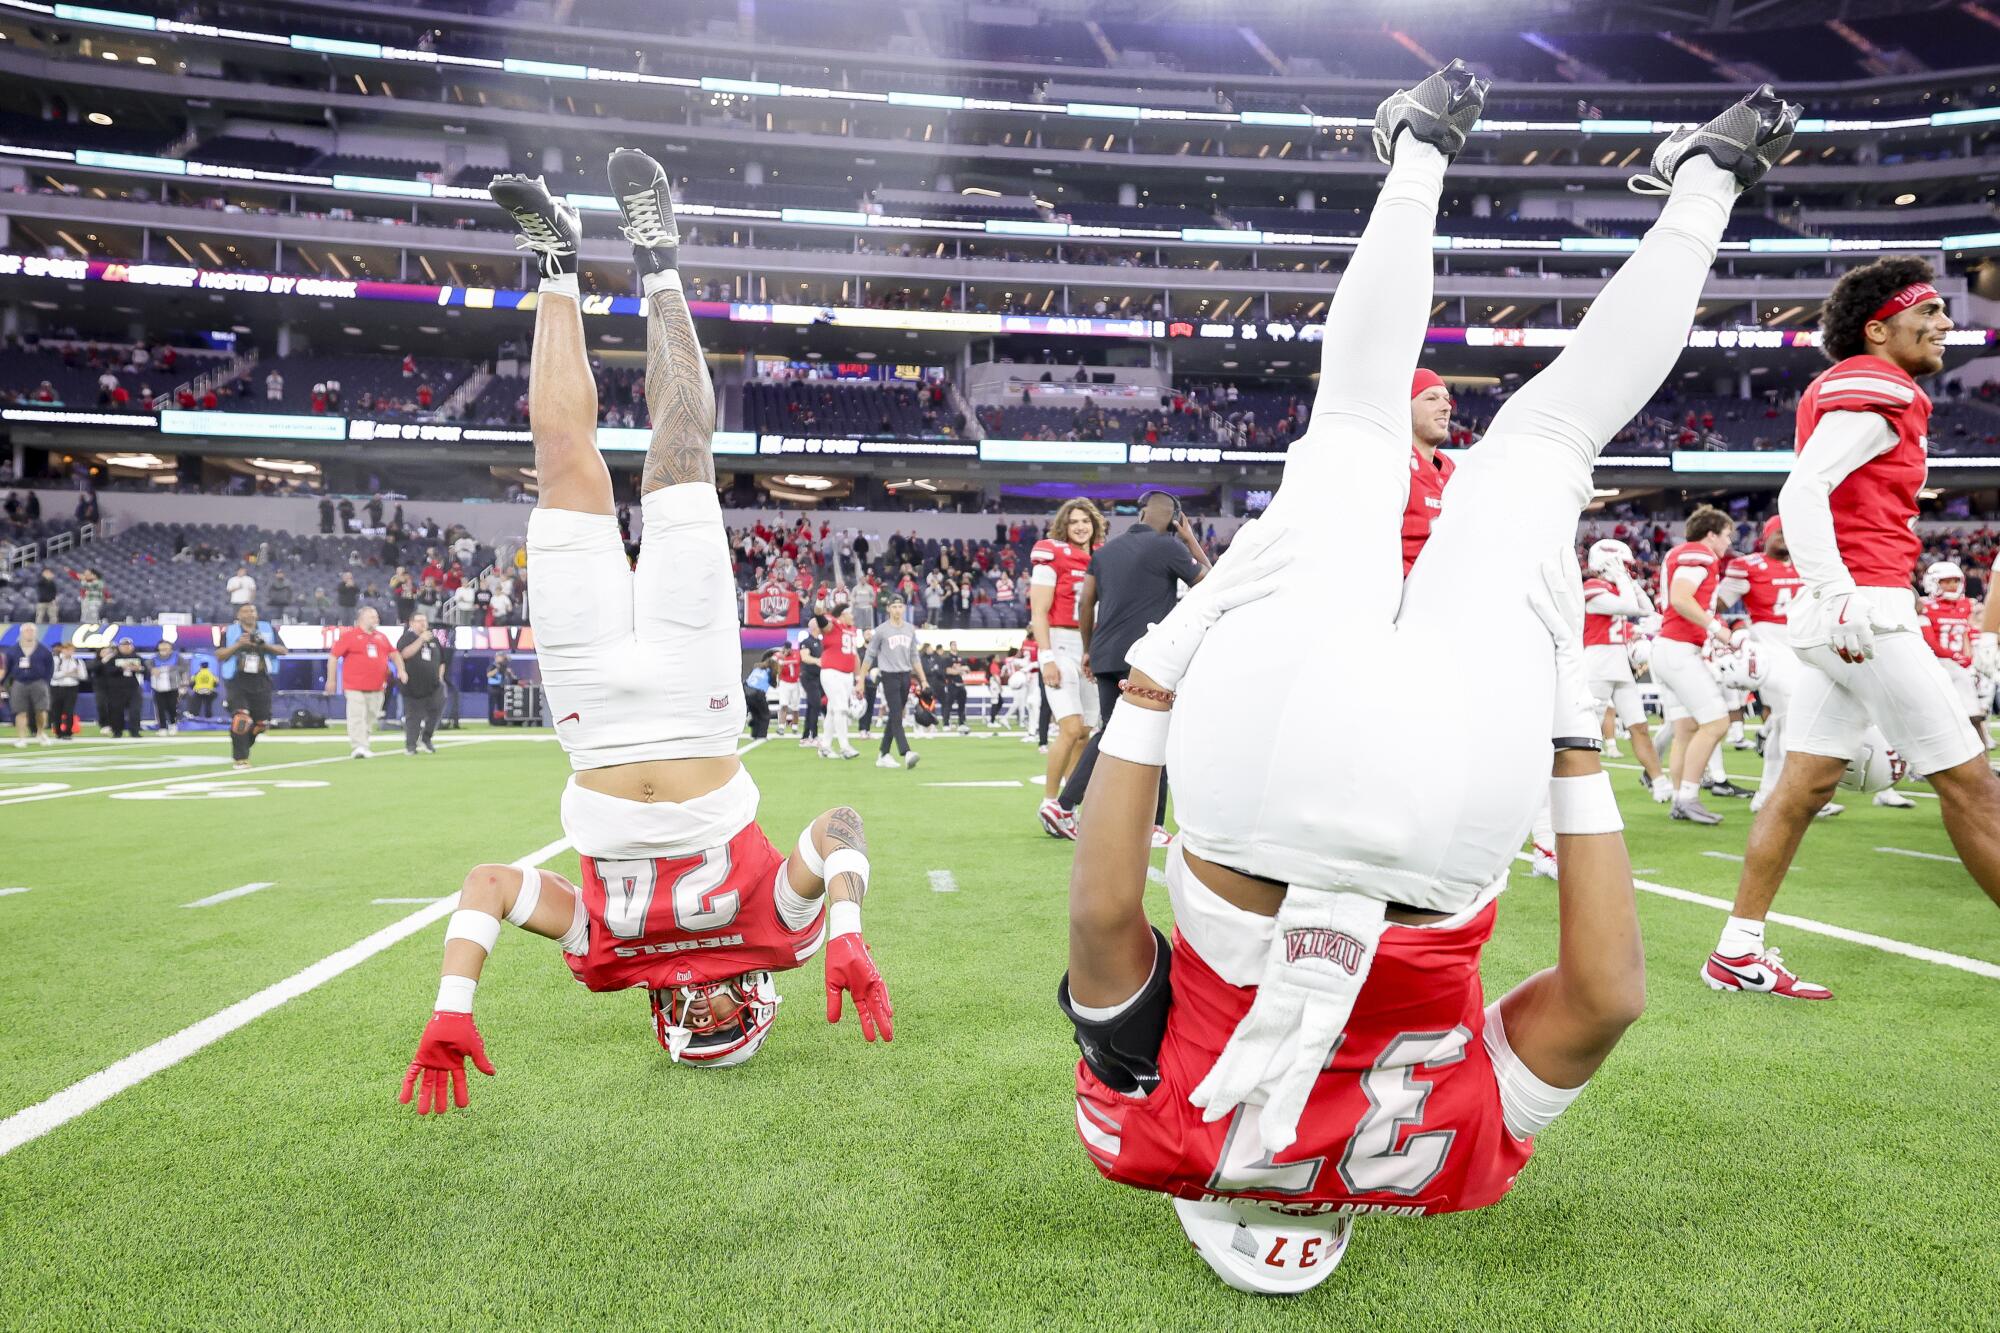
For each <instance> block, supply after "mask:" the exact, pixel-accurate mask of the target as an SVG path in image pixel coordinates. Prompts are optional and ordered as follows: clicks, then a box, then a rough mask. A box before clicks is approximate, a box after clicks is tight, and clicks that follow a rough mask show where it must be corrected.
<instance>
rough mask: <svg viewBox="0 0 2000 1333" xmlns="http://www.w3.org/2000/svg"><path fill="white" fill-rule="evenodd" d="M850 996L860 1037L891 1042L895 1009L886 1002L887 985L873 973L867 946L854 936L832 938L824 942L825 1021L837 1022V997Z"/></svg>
mask: <svg viewBox="0 0 2000 1333" xmlns="http://www.w3.org/2000/svg"><path fill="white" fill-rule="evenodd" d="M843 992H845V993H846V994H848V995H851V996H853V997H854V1017H855V1018H856V1019H857V1020H858V1021H859V1022H860V1024H861V1035H862V1036H863V1037H866V1038H867V1039H868V1040H869V1041H873V1040H875V1034H876V1033H877V1032H880V1033H881V1034H882V1040H883V1041H892V1040H894V1039H895V1035H896V1032H895V1027H894V1026H893V1024H891V1022H890V1020H891V1019H892V1018H894V1017H895V1014H896V1006H894V1005H893V1004H891V1003H889V986H888V983H886V982H884V981H883V980H882V974H881V973H880V972H878V971H876V970H875V960H874V959H873V958H871V957H869V955H868V945H867V943H866V942H865V941H864V940H863V939H862V938H861V936H860V935H859V934H858V933H851V934H847V935H836V936H834V937H833V938H832V939H830V940H828V941H827V942H826V1021H827V1022H829V1023H838V1022H840V1006H841V995H842V993H843Z"/></svg>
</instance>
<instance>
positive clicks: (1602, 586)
mask: <svg viewBox="0 0 2000 1333" xmlns="http://www.w3.org/2000/svg"><path fill="white" fill-rule="evenodd" d="M1597 593H1610V594H1612V595H1613V596H1616V595H1617V593H1618V589H1617V588H1616V587H1614V586H1613V585H1612V583H1611V581H1610V580H1609V579H1585V580H1584V581H1583V646H1584V647H1586V648H1603V647H1608V646H1609V645H1611V644H1614V643H1626V642H1628V641H1629V640H1630V639H1631V638H1632V621H1631V618H1630V617H1628V616H1609V615H1605V616H1600V615H1597V614H1595V613H1594V612H1592V611H1591V609H1590V599H1591V596H1592V595H1593V594H1597Z"/></svg>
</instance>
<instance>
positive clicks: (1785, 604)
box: [1715, 514, 1841, 815]
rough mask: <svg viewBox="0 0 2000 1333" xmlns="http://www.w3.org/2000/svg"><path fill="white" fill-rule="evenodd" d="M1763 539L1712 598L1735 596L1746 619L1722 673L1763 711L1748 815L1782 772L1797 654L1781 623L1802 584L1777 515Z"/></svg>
mask: <svg viewBox="0 0 2000 1333" xmlns="http://www.w3.org/2000/svg"><path fill="white" fill-rule="evenodd" d="M1763 540H1764V544H1763V548H1762V549H1761V550H1758V551H1753V552H1751V553H1750V554H1748V555H1739V556H1735V557H1732V558H1731V560H1730V561H1729V564H1728V567H1727V568H1725V569H1724V570H1723V574H1722V586H1721V587H1720V588H1719V589H1718V590H1717V592H1716V599H1715V600H1716V602H1717V603H1718V604H1721V605H1725V606H1726V605H1728V604H1729V603H1731V602H1734V601H1736V600H1737V599H1738V598H1741V599H1742V601H1743V613H1744V614H1745V615H1746V616H1748V617H1749V618H1750V633H1749V638H1748V640H1747V643H1748V647H1747V649H1743V650H1738V651H1736V652H1735V653H1734V654H1733V655H1732V659H1733V660H1731V661H1730V662H1729V663H1728V664H1727V665H1726V666H1725V668H1724V672H1725V674H1727V675H1729V676H1730V677H1731V678H1732V679H1735V680H1740V681H1741V682H1743V685H1744V686H1745V687H1747V688H1751V689H1754V690H1756V691H1757V699H1758V702H1759V703H1760V704H1761V705H1762V706H1763V709H1764V724H1763V736H1764V777H1763V781H1762V782H1760V783H1759V784H1758V787H1757V794H1756V795H1755V796H1754V797H1752V798H1751V800H1750V813H1751V814H1753V815H1754V814H1755V813H1757V811H1759V810H1762V809H1763V808H1764V804H1765V802H1766V801H1768V800H1770V798H1771V793H1772V792H1773V791H1774V790H1776V788H1777V785H1778V777H1779V775H1780V774H1782V773H1783V772H1784V770H1785V715H1786V713H1787V712H1788V711H1789V710H1790V708H1791V701H1792V692H1793V690H1795V689H1796V688H1797V686H1798V674H1799V658H1798V654H1797V653H1795V652H1793V651H1792V646H1791V643H1790V641H1789V640H1788V639H1787V637H1786V635H1787V630H1786V622H1787V620H1788V618H1789V615H1790V611H1791V605H1792V599H1793V598H1794V597H1796V596H1798V592H1799V588H1800V586H1801V585H1802V583H1803V580H1801V579H1800V578H1799V572H1798V570H1796V569H1794V568H1793V567H1792V562H1791V559H1790V557H1791V549H1790V548H1789V547H1787V546H1786V545H1785V530H1784V521H1783V519H1781V518H1780V517H1779V516H1778V515H1776V514H1773V515H1771V517H1770V518H1768V519H1766V520H1764V530H1763ZM1840 809H1841V807H1839V806H1837V805H1836V806H1830V807H1829V808H1828V810H1827V811H1826V812H1823V813H1832V814H1839V813H1840Z"/></svg>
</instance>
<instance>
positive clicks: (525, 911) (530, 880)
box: [486, 868, 542, 953]
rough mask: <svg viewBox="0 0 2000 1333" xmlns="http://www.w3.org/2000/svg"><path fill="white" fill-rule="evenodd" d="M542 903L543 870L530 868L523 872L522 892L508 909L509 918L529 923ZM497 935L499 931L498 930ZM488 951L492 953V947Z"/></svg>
mask: <svg viewBox="0 0 2000 1333" xmlns="http://www.w3.org/2000/svg"><path fill="white" fill-rule="evenodd" d="M541 905H542V872H541V871H539V870H535V869H533V868H529V869H527V870H523V871H522V872H521V892H520V893H519V894H517V895H516V896H515V898H514V905H513V906H512V907H510V908H508V909H507V920H508V921H510V922H512V923H513V924H514V925H517V926H525V925H527V924H528V918H529V917H531V916H533V915H534V914H535V909H536V908H537V907H540V906H541ZM496 935H497V932H496ZM486 952H488V953H492V952H493V950H492V949H490V948H489V949H488V950H487V951H486Z"/></svg>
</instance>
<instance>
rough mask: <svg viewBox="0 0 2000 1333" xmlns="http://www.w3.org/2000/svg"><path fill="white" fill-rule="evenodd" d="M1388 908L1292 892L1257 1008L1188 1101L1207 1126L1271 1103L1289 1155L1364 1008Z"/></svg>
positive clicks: (1272, 1132) (1283, 906) (1262, 1126)
mask: <svg viewBox="0 0 2000 1333" xmlns="http://www.w3.org/2000/svg"><path fill="white" fill-rule="evenodd" d="M1386 911H1387V907H1386V905H1385V904H1383V903H1382V902H1380V901H1379V900H1377V899H1373V898H1364V897H1362V896H1361V895H1360V894H1357V893H1347V892H1342V891H1337V890H1328V889H1306V888H1300V887H1299V886H1297V885H1293V886H1291V887H1290V888H1287V889H1286V890H1285V898H1284V901H1283V902H1282V903H1280V904H1279V905H1278V916H1277V920H1276V922H1275V924H1274V928H1273V930H1272V932H1271V947H1270V951H1269V952H1268V953H1267V954H1266V955H1265V958H1264V971H1263V974H1262V975H1261V976H1260V977H1259V978H1258V982H1257V995H1256V998H1255V999H1253V1000H1252V1001H1251V1002H1250V1011H1249V1012H1248V1013H1246V1014H1244V1015H1243V1019H1242V1021H1241V1022H1239V1023H1238V1024H1237V1025H1236V1030H1235V1031H1234V1032H1232V1033H1230V1034H1229V1041H1228V1042H1227V1044H1225V1045H1224V1046H1223V1048H1222V1054H1221V1055H1219V1056H1217V1057H1216V1060H1215V1065H1214V1066H1213V1067H1212V1068H1211V1069H1210V1070H1209V1071H1208V1076H1207V1077H1206V1078H1204V1079H1202V1081H1201V1085H1200V1086H1199V1087H1197V1088H1196V1089H1195V1090H1194V1092H1193V1093H1191V1094H1190V1095H1189V1097H1188V1100H1189V1101H1190V1102H1192V1103H1193V1104H1194V1105H1196V1106H1199V1107H1201V1108H1202V1111H1203V1114H1202V1119H1203V1120H1205V1121H1215V1120H1220V1119H1222V1118H1223V1117H1224V1116H1226V1115H1228V1114H1230V1113H1231V1112H1232V1111H1234V1110H1235V1109H1236V1108H1237V1107H1238V1106H1240V1105H1243V1104H1244V1103H1246V1102H1247V1103H1251V1104H1253V1105H1261V1106H1262V1107H1263V1108H1264V1110H1263V1114H1262V1116H1261V1117H1260V1118H1259V1122H1258V1124H1259V1131H1260V1133H1261V1134H1262V1135H1263V1139H1264V1146H1265V1147H1266V1148H1267V1149H1268V1150H1270V1151H1271V1152H1274V1153H1276V1152H1282V1151H1284V1150H1285V1149H1286V1148H1289V1147H1291V1145H1292V1143H1293V1142H1294V1141H1295V1140H1296V1139H1297V1138H1298V1134H1299V1116H1300V1115H1301V1114H1302V1113H1303V1112H1304V1110H1305V1105H1306V1099H1307V1098H1308V1097H1310V1096H1311V1095H1312V1090H1313V1085H1314V1084H1315V1083H1317V1082H1318V1081H1319V1076H1320V1074H1321V1073H1322V1072H1323V1071H1324V1070H1325V1068H1326V1063H1327V1060H1328V1058H1329V1057H1331V1056H1332V1054H1333V1047H1334V1044H1335V1043H1336V1042H1338V1041H1339V1040H1340V1034H1341V1032H1342V1031H1343V1030H1344V1029H1345V1028H1346V1027H1347V1020H1348V1017H1349V1015H1351V1014H1352V1013H1353V1012H1354V1001H1355V998H1356V997H1357V996H1359V995H1360V994H1361V987H1362V986H1363V985H1364V984H1365V983H1366V982H1367V980H1368V973H1369V971H1370V969H1371V968H1372V967H1373V966H1374V962H1375V947H1376V945H1377V944H1378V943H1379V942H1380V941H1381V938H1382V931H1383V930H1384V929H1385V928H1386V926H1387V924H1388V923H1387V922H1386V921H1385V920H1384V915H1383V914H1384V913H1385V912H1386Z"/></svg>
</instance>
